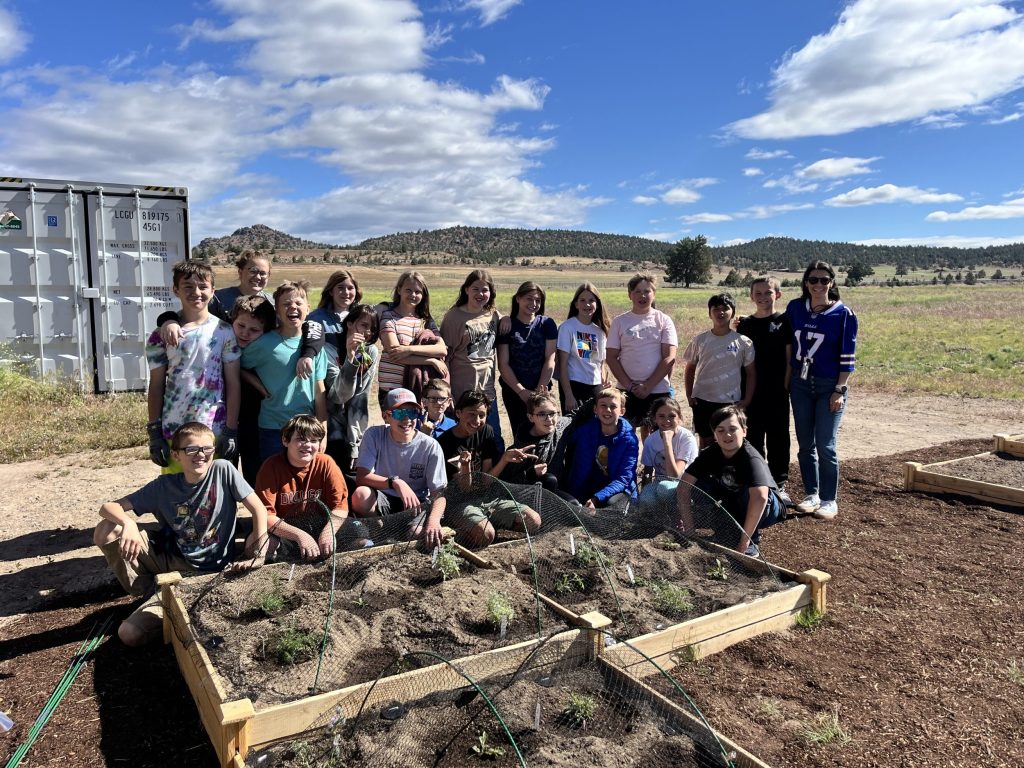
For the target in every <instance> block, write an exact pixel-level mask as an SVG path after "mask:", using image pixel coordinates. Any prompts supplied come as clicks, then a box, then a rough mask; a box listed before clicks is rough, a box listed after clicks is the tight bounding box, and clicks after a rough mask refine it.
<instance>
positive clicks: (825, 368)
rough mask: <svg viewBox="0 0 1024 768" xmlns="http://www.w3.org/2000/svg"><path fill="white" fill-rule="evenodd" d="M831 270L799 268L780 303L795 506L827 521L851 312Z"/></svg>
mask: <svg viewBox="0 0 1024 768" xmlns="http://www.w3.org/2000/svg"><path fill="white" fill-rule="evenodd" d="M835 279H836V273H835V271H834V270H833V269H832V267H830V266H829V265H828V264H826V263H825V262H824V261H813V262H811V263H810V264H809V265H808V267H807V269H806V270H805V271H804V277H803V280H802V281H801V285H802V286H803V293H802V295H801V296H800V298H799V299H793V301H791V302H789V306H787V307H786V316H787V317H788V319H789V323H790V325H791V326H792V328H793V357H792V358H791V359H790V365H791V366H792V368H793V376H792V379H791V381H792V383H791V385H790V392H789V399H790V402H791V403H792V404H793V424H794V426H795V428H796V439H797V443H798V445H799V450H798V452H797V459H798V461H799V464H800V475H801V477H802V478H803V484H804V493H805V498H804V500H803V501H801V502H800V503H799V504H797V505H796V508H797V510H799V511H800V512H804V513H813V514H814V516H815V517H820V518H822V519H824V520H831V519H833V518H834V517H835V516H836V515H837V514H838V513H839V507H838V505H837V503H836V496H837V491H838V488H839V456H838V454H837V453H836V435H837V433H838V432H839V422H840V421H841V420H842V418H843V411H844V410H845V409H846V403H847V402H848V400H849V391H850V388H849V385H848V384H847V382H848V381H849V379H850V376H851V375H852V374H853V368H854V362H855V359H856V354H855V353H856V348H857V316H856V315H855V314H854V313H853V310H851V309H850V308H849V307H847V306H846V305H845V304H843V302H841V301H840V300H839V289H838V288H837V287H836V283H835Z"/></svg>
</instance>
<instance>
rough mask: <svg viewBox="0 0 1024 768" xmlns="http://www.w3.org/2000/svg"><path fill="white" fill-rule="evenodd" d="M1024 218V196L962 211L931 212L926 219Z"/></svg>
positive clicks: (970, 207)
mask: <svg viewBox="0 0 1024 768" xmlns="http://www.w3.org/2000/svg"><path fill="white" fill-rule="evenodd" d="M1021 218H1024V197H1018V198H1016V199H1015V200H1007V201H1006V202H1005V203H999V204H998V205H974V206H969V207H967V208H964V209H963V210H961V211H954V212H952V213H950V212H948V211H935V212H934V213H929V214H928V215H927V216H926V217H925V220H926V221H977V220H979V219H1021Z"/></svg>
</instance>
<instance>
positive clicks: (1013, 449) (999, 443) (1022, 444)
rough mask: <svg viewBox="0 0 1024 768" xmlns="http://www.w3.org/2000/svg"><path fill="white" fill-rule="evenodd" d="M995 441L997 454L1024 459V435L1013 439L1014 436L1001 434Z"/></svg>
mask: <svg viewBox="0 0 1024 768" xmlns="http://www.w3.org/2000/svg"><path fill="white" fill-rule="evenodd" d="M995 440H996V447H995V450H996V451H997V452H1000V453H1008V454H1010V455H1011V456H1020V457H1021V458H1024V435H1018V436H1017V437H1013V436H1012V435H1006V434H999V435H996V436H995Z"/></svg>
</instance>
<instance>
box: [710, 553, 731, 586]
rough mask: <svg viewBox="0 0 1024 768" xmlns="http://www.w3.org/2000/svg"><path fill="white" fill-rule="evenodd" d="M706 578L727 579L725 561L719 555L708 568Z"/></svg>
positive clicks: (727, 573)
mask: <svg viewBox="0 0 1024 768" xmlns="http://www.w3.org/2000/svg"><path fill="white" fill-rule="evenodd" d="M708 578H709V579H714V580H716V581H728V579H729V572H728V571H727V570H726V569H725V563H723V562H722V559H721V558H720V557H716V558H715V564H714V565H713V566H711V567H710V568H708Z"/></svg>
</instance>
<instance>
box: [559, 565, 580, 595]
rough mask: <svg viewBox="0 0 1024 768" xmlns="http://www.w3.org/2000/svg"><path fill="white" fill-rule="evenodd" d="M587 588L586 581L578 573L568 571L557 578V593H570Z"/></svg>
mask: <svg viewBox="0 0 1024 768" xmlns="http://www.w3.org/2000/svg"><path fill="white" fill-rule="evenodd" d="M586 588H587V585H586V583H584V581H583V579H582V578H581V577H580V575H579V574H578V573H575V572H573V571H566V572H565V573H561V574H559V575H558V578H557V579H556V580H555V594H556V595H568V594H570V593H571V592H582V591H584V590H585V589H586Z"/></svg>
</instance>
